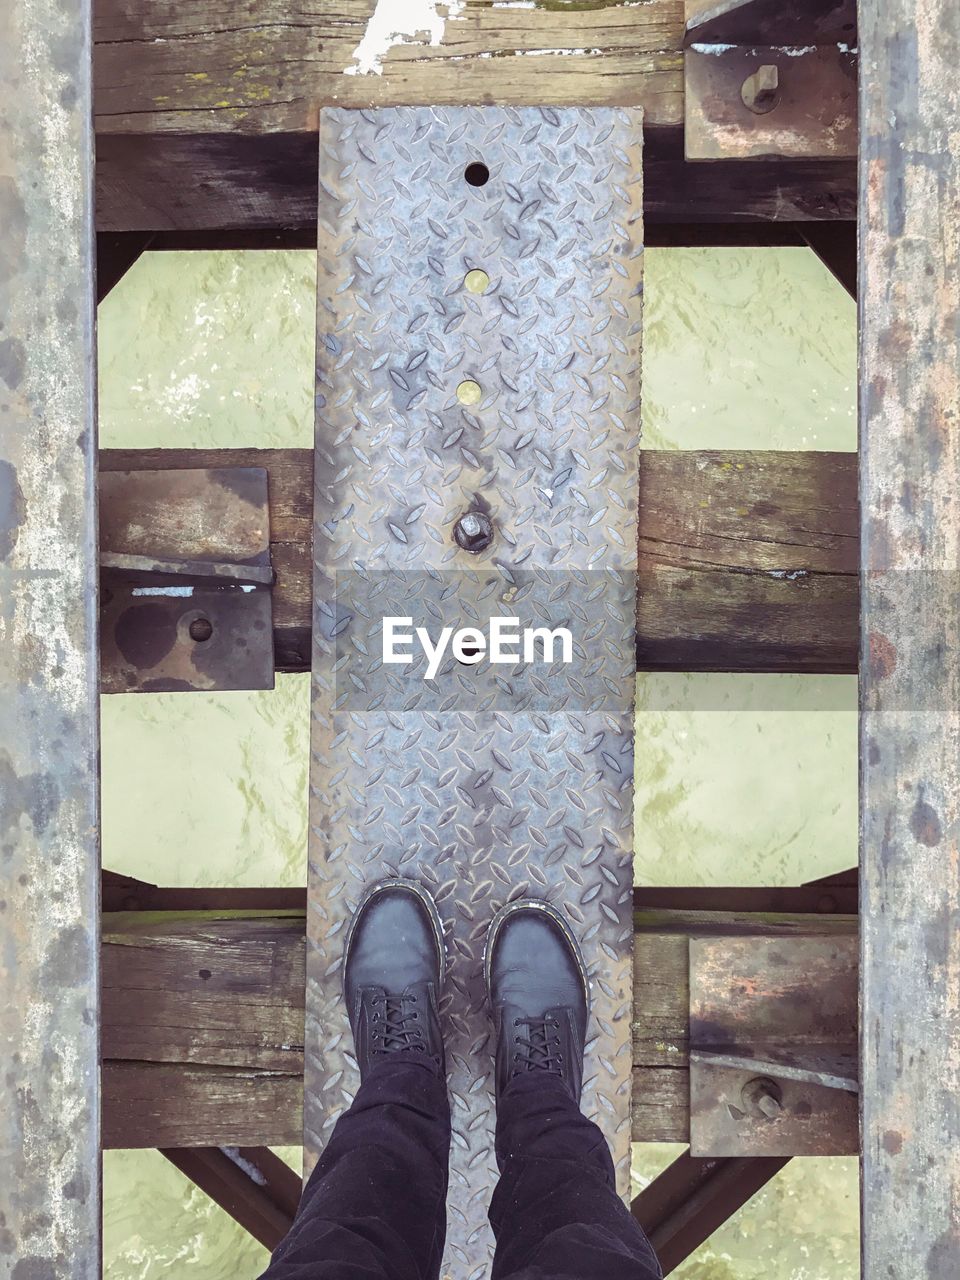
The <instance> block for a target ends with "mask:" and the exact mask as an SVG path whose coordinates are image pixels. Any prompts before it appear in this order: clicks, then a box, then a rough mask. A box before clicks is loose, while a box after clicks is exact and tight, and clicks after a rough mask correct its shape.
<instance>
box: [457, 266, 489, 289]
mask: <svg viewBox="0 0 960 1280" xmlns="http://www.w3.org/2000/svg"><path fill="white" fill-rule="evenodd" d="M463 284H464V288H466V289H467V290H468V291H469V292H470V293H486V291H487V290H488V289H489V288H490V277H489V276H488V275H487V273H486V272H485V271H481V270H480V268H479V267H477V268H475V269H474V270H473V271H468V272H467V274H466V275H465V276H464V277H463Z"/></svg>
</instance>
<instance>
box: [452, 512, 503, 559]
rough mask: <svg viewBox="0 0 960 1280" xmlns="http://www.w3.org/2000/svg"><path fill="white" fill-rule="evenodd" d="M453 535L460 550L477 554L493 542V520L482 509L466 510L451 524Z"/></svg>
mask: <svg viewBox="0 0 960 1280" xmlns="http://www.w3.org/2000/svg"><path fill="white" fill-rule="evenodd" d="M453 537H454V541H455V542H456V544H457V546H458V547H460V549H461V550H462V551H469V552H470V554H471V555H479V554H480V552H481V551H486V549H487V547H489V546H490V544H491V543H492V542H493V522H492V521H491V519H490V517H489V516H488V515H487V514H486V513H485V512H483V511H468V512H466V513H465V514H464V515H462V516H461V517H460V519H459V520H458V521H457V523H456V524H455V525H454V526H453Z"/></svg>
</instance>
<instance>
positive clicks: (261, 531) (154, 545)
mask: <svg viewBox="0 0 960 1280" xmlns="http://www.w3.org/2000/svg"><path fill="white" fill-rule="evenodd" d="M100 483H101V503H100V546H101V550H100V574H101V588H100V625H101V651H102V653H101V688H102V690H103V692H105V693H132V692H164V691H172V690H197V689H271V688H273V673H274V658H273V606H272V590H271V588H272V584H273V568H272V566H271V563H270V509H269V501H268V488H267V472H266V471H265V470H264V469H263V468H260V467H232V468H215V469H209V470H191V471H114V472H104V473H103V474H102V475H101V481H100Z"/></svg>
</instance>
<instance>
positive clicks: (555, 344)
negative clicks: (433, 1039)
mask: <svg viewBox="0 0 960 1280" xmlns="http://www.w3.org/2000/svg"><path fill="white" fill-rule="evenodd" d="M641 145H642V127H641V114H640V112H639V111H635V110H623V109H610V108H603V109H576V110H569V109H563V110H554V109H541V110H538V109H522V110H518V109H512V108H494V107H475V108H457V109H447V108H425V107H424V108H419V107H417V108H390V109H382V110H362V111H351V110H344V109H333V110H329V111H324V112H323V113H322V118H321V128H320V200H319V227H318V246H319V248H318V324H317V350H318V359H317V423H316V425H317V434H316V469H315V474H316V486H315V527H314V556H315V576H314V628H313V634H314V642H313V643H314V650H313V681H314V683H313V702H312V737H311V779H310V782H311V785H310V837H309V906H308V916H307V940H308V951H307V1026H306V1077H305V1133H304V1141H305V1147H306V1154H307V1164H308V1166H309V1165H310V1164H311V1163H312V1159H315V1157H316V1156H317V1154H318V1152H319V1151H320V1149H321V1148H322V1147H323V1145H324V1143H325V1141H326V1140H327V1138H328V1137H329V1134H330V1131H331V1127H332V1125H333V1123H334V1121H335V1120H336V1117H337V1116H338V1115H339V1114H340V1112H341V1111H342V1110H343V1109H344V1108H345V1107H346V1106H348V1105H349V1103H350V1101H351V1100H352V1098H353V1095H354V1093H355V1091H356V1087H357V1075H356V1064H355V1060H354V1058H353V1051H352V1040H351V1037H350V1033H349V1028H348V1025H347V1020H346V1014H345V1010H344V1008H343V1005H342V1003H341V998H340V990H341V975H340V961H341V954H342V948H343V939H344V936H345V932H346V925H347V922H348V920H349V918H350V916H351V914H352V911H353V909H354V907H355V905H356V903H357V901H358V899H359V897H360V896H361V894H362V892H363V889H364V888H365V886H367V885H368V884H370V883H371V882H373V881H374V880H376V879H379V878H381V877H383V876H385V875H404V876H408V877H411V878H415V879H419V880H421V881H422V882H423V883H424V884H425V885H426V886H427V887H428V888H430V889H431V890H432V892H433V893H434V895H435V897H436V899H437V903H438V906H439V908H440V912H441V915H442V917H443V920H444V927H445V930H446V932H447V946H448V958H449V961H450V964H449V968H448V977H447V985H446V991H445V994H444V997H443V1000H442V1002H441V1011H442V1014H443V1020H444V1034H445V1043H446V1049H447V1065H448V1072H449V1086H450V1097H451V1106H452V1115H453V1144H452V1151H451V1176H450V1194H449V1197H448V1239H447V1253H446V1260H445V1267H444V1271H443V1274H444V1275H455V1276H458V1277H460V1276H463V1277H479V1276H481V1275H486V1274H487V1273H488V1270H489V1259H490V1248H491V1244H492V1237H491V1234H490V1231H489V1227H488V1225H487V1217H486V1213H487V1205H488V1203H489V1198H490V1194H491V1191H492V1187H493V1185H494V1183H495V1181H496V1177H497V1171H496V1161H495V1158H494V1150H493V1135H494V1120H495V1116H494V1109H493V1096H492V1089H493V1063H492V1051H493V1040H492V1035H491V1032H490V1021H489V1015H488V1011H487V1009H486V1005H485V997H484V990H483V976H482V955H483V944H484V940H485V936H486V930H487V925H488V923H489V921H490V919H491V917H492V915H493V914H494V912H495V911H496V910H497V909H498V908H499V907H500V906H501V905H502V904H503V903H504V902H505V901H507V900H508V899H511V898H514V897H516V896H519V895H524V894H529V895H532V896H537V897H542V898H546V899H548V900H550V901H551V902H553V903H554V904H555V905H557V906H558V907H559V908H560V909H561V910H562V911H564V912H565V913H566V915H567V917H568V919H569V920H570V922H571V924H572V926H573V928H574V931H575V932H576V933H577V935H578V936H579V938H580V939H581V942H582V945H583V948H584V953H585V957H586V960H587V964H588V968H589V971H590V976H591V982H592V1001H593V1007H592V1014H591V1023H590V1034H589V1042H588V1045H587V1063H586V1071H585V1078H584V1093H583V1106H584V1110H585V1111H586V1112H587V1114H589V1115H591V1116H593V1117H595V1118H596V1119H598V1121H599V1122H600V1124H601V1125H602V1127H603V1129H604V1132H605V1133H606V1135H607V1137H608V1139H609V1140H610V1143H611V1145H612V1147H613V1150H614V1156H615V1160H616V1164H617V1169H618V1176H619V1179H620V1185H621V1189H622V1190H623V1191H624V1192H626V1190H627V1188H628V1179H629V1153H630V1102H631V1074H632V1054H631V1014H632V978H633V975H632V962H631V955H632V937H633V933H632V861H633V807H632V793H633V708H634V687H635V648H634V646H635V623H634V618H635V571H636V556H637V501H638V483H639V404H640V348H641V299H642V262H643V252H642V178H641V173H642V170H641ZM389 615H393V616H406V617H409V618H411V619H412V620H413V624H414V625H422V626H423V627H424V628H425V630H427V631H431V629H432V631H433V632H434V633H436V632H437V631H438V629H439V628H440V627H441V625H450V626H474V627H477V628H478V629H480V630H481V631H482V630H483V629H484V628H488V627H489V625H490V619H491V618H493V617H496V616H501V617H502V616H507V615H510V616H513V617H515V618H518V619H519V620H520V622H521V623H523V624H524V625H546V624H549V626H550V627H556V626H558V625H561V624H562V625H564V626H566V627H568V628H569V631H570V632H571V634H572V637H573V642H572V643H573V648H572V660H571V661H570V662H566V661H563V660H562V652H561V653H560V654H559V655H558V653H555V654H554V655H553V657H552V659H550V658H548V657H547V655H545V654H542V655H539V658H538V659H537V660H534V659H532V658H531V660H529V661H528V660H526V658H524V660H522V661H520V660H518V661H517V662H515V663H513V664H512V665H510V664H509V663H507V664H506V665H504V664H500V665H496V664H494V663H493V662H491V661H490V660H489V656H490V655H489V653H487V654H485V655H484V656H482V657H481V660H480V661H479V662H478V663H476V664H473V663H471V662H469V661H458V660H457V659H456V658H455V657H452V656H450V652H449V650H447V653H446V655H445V656H444V658H443V661H442V662H441V663H440V664H439V667H438V669H437V670H436V672H435V673H434V674H433V677H432V678H427V676H426V660H425V658H424V656H423V655H422V654H420V653H419V652H416V651H415V652H413V653H412V654H411V662H410V663H409V664H406V665H389V664H387V663H385V662H384V661H383V646H382V636H383V619H384V617H385V616H389Z"/></svg>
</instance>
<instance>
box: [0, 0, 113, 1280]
mask: <svg viewBox="0 0 960 1280" xmlns="http://www.w3.org/2000/svg"><path fill="white" fill-rule="evenodd" d="M0 93H2V114H0V865H2V867H3V873H2V874H3V882H2V899H3V900H2V901H0V985H2V988H3V999H2V1001H0V1079H3V1081H4V1085H3V1105H2V1106H0V1168H2V1170H3V1174H2V1177H0V1268H2V1273H3V1274H4V1275H8V1276H12V1277H17V1280H19V1277H21V1276H23V1277H24V1278H26V1277H28V1276H30V1277H37V1278H38V1280H39V1277H41V1276H42V1277H43V1278H44V1280H94V1278H95V1277H99V1275H100V1168H99V1164H100V1161H99V1133H100V1102H99V1079H98V1072H99V1044H98V1028H97V1014H98V976H99V975H98V967H99V950H98V948H99V938H98V921H99V910H98V907H99V902H98V894H99V883H100V867H99V856H98V818H99V815H98V780H97V745H98V742H97V740H98V719H97V715H98V708H97V678H98V663H97V645H96V640H97V633H96V601H97V565H96V511H95V492H96V490H95V485H96V464H97V453H96V446H97V440H96V421H95V412H94V405H95V398H94V397H95V388H96V379H95V348H94V279H93V275H94V273H93V199H92V195H93V172H92V169H93V165H92V156H93V149H92V137H91V130H90V119H91V93H90V11H89V3H88V0H6V3H4V4H2V5H0Z"/></svg>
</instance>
